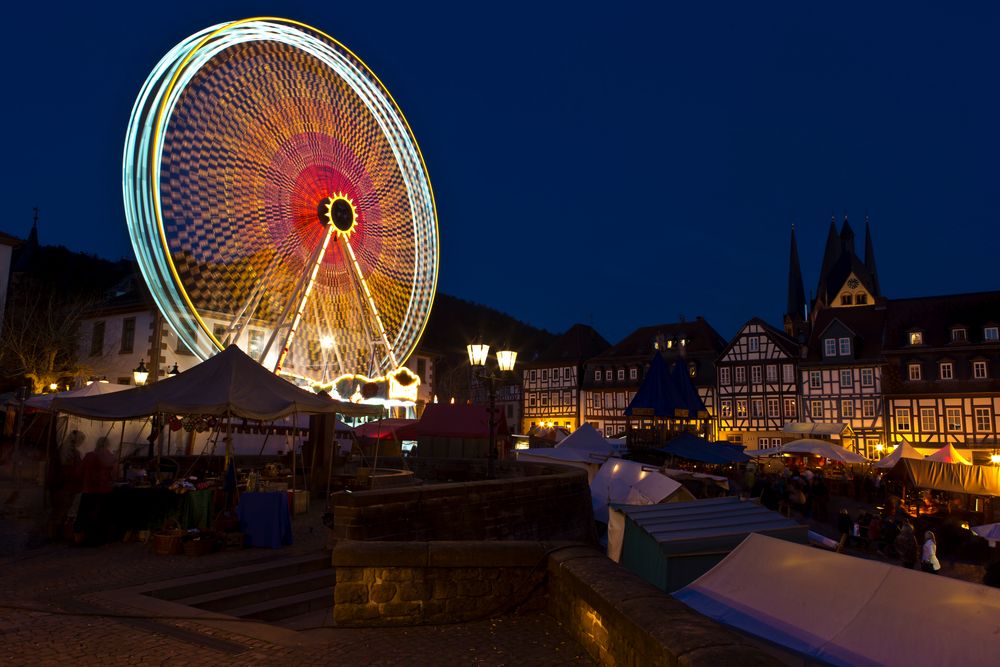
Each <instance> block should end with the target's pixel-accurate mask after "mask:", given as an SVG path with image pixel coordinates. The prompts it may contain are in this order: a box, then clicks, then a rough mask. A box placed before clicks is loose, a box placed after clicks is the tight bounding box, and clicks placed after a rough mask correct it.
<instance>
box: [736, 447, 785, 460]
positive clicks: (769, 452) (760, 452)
mask: <svg viewBox="0 0 1000 667" xmlns="http://www.w3.org/2000/svg"><path fill="white" fill-rule="evenodd" d="M743 453H744V454H746V455H747V456H749V457H750V458H754V459H755V458H759V457H762V456H775V455H777V454H780V453H781V447H764V448H763V449H744V450H743Z"/></svg>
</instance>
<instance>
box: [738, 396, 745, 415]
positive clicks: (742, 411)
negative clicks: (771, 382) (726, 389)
mask: <svg viewBox="0 0 1000 667" xmlns="http://www.w3.org/2000/svg"><path fill="white" fill-rule="evenodd" d="M736 416H737V417H746V416H747V402H746V400H745V399H739V400H737V401H736Z"/></svg>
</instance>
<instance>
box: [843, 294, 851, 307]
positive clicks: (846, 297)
mask: <svg viewBox="0 0 1000 667" xmlns="http://www.w3.org/2000/svg"><path fill="white" fill-rule="evenodd" d="M853 300H854V299H852V298H851V295H850V294H841V295H840V305H841V306H849V305H851V303H852V302H853Z"/></svg>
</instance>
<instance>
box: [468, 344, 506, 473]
mask: <svg viewBox="0 0 1000 667" xmlns="http://www.w3.org/2000/svg"><path fill="white" fill-rule="evenodd" d="M466 349H467V350H468V352H469V365H470V366H472V368H473V370H475V371H476V377H477V378H479V379H480V380H483V381H485V382H486V383H487V386H488V387H489V397H490V404H489V411H490V451H489V459H487V468H486V476H487V477H489V478H491V479H492V478H493V476H494V466H495V465H496V460H497V458H498V457H497V423H496V421H497V418H496V403H497V382H498V381H501V380H505V379H506V377H505V375H506V374H507V373H510V372H511V371H513V370H514V363H515V362H516V361H517V352H515V351H513V350H498V351H497V353H496V357H497V371H498V372H497V373H496V374H493V373H490V372H487V370H486V359H487V357H488V356H489V352H490V346H489V345H486V344H485V343H470V344H469V345H467V346H466Z"/></svg>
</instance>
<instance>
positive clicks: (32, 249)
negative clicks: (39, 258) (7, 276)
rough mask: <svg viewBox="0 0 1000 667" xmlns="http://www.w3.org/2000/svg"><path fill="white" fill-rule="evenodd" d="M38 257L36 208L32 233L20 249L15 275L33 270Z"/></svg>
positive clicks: (15, 263)
mask: <svg viewBox="0 0 1000 667" xmlns="http://www.w3.org/2000/svg"><path fill="white" fill-rule="evenodd" d="M36 255H38V207H37V206H36V207H35V218H34V220H32V222H31V231H30V232H28V238H27V239H25V241H24V243H22V244H21V247H20V248H18V256H17V261H16V262H14V268H13V271H14V273H26V272H28V271H30V270H31V267H32V265H33V264H34V263H35V256H36Z"/></svg>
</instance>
